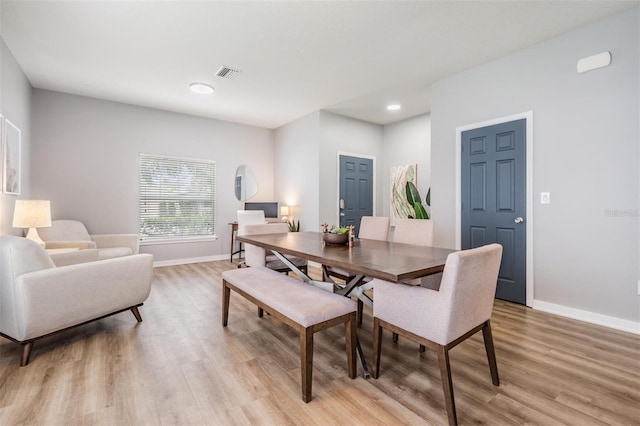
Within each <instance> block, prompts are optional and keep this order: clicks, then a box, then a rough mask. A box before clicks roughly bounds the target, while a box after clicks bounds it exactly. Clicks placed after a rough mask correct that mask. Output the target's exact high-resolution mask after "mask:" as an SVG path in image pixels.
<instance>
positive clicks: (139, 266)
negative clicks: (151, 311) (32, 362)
mask: <svg viewBox="0 0 640 426" xmlns="http://www.w3.org/2000/svg"><path fill="white" fill-rule="evenodd" d="M152 277H153V256H152V255H149V254H140V255H134V256H126V257H120V258H115V259H107V260H101V261H97V262H90V263H81V264H76V265H69V266H63V267H60V268H51V269H44V270H40V271H36V272H31V273H28V274H23V275H21V276H19V277H18V278H17V279H16V281H15V286H16V288H15V294H16V298H17V299H18V300H16V306H17V309H16V321H17V330H18V334H19V335H18V336H16V338H17V339H18V340H26V339H30V338H34V337H39V336H42V335H45V334H48V333H51V332H53V331H57V330H61V329H63V328H66V327H70V326H73V325H76V324H80V323H83V322H85V321H89V320H92V319H95V318H98V317H101V316H103V315H107V314H110V313H113V312H116V311H118V310H121V309H126V308H128V307H130V306H134V305H137V304H140V303H142V302H144V301H145V300H146V299H147V297H148V296H149V292H150V290H151V279H152ZM20 299H22V300H20Z"/></svg>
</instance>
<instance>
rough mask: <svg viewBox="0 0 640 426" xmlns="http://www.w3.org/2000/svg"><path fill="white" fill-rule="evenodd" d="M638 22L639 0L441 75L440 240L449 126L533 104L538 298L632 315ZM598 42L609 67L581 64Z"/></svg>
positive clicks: (446, 223)
mask: <svg viewBox="0 0 640 426" xmlns="http://www.w3.org/2000/svg"><path fill="white" fill-rule="evenodd" d="M639 22H640V12H639V9H634V10H632V11H630V12H626V13H623V14H621V15H618V16H614V17H612V18H609V19H606V20H603V21H599V22H596V23H594V24H591V25H588V26H585V27H582V28H580V29H578V30H575V31H572V32H569V33H567V34H565V35H563V36H561V37H557V38H555V39H552V40H549V41H547V42H545V43H542V44H539V45H536V46H533V47H531V48H528V49H525V50H522V51H519V52H517V53H515V54H513V55H510V56H507V57H504V58H502V59H499V60H496V61H493V62H490V63H487V64H485V65H482V66H479V67H476V68H473V69H471V70H468V71H466V72H463V73H461V74H458V75H455V76H453V77H450V78H447V79H444V80H441V81H439V82H437V83H436V84H434V85H433V86H432V114H431V125H432V135H431V136H432V158H433V159H437V161H433V162H432V165H433V171H432V178H433V196H432V212H433V216H434V217H436V218H437V220H438V226H437V227H436V235H435V243H436V244H437V245H441V246H446V247H454V246H455V241H454V239H455V215H456V212H455V194H456V188H455V179H456V177H455V166H456V161H457V159H456V158H455V141H456V128H457V127H459V126H465V125H468V124H472V123H478V122H482V121H486V120H491V119H495V118H499V117H505V116H509V115H512V114H516V113H521V112H525V111H533V117H534V118H533V123H534V127H533V193H534V196H533V213H534V216H533V221H534V223H533V229H534V231H533V238H534V240H533V243H534V250H533V251H534V252H533V255H534V299H535V301H538V302H544V303H548V304H555V305H560V306H564V307H568V308H573V309H577V310H582V311H588V312H591V313H594V314H601V315H605V316H610V317H614V318H619V319H623V320H628V321H632V322H636V323H637V322H638V321H640V296H638V285H637V282H638V278H640V276H639V266H638V259H639V244H638V243H639V239H638V235H639V217H638V206H639V205H640V199H639V192H640V191H639V185H640V174H639V162H638V158H639V150H640V128H639V120H640V108H639V99H640V86H639V79H640V77H639V76H640V67H639V64H640V45H639V39H640V37H639ZM603 51H610V52H611V55H612V57H613V60H612V63H611V66H609V67H608V68H604V69H599V70H595V71H591V72H587V73H584V74H578V73H577V71H576V63H577V61H578V60H579V59H581V58H584V57H587V56H590V55H593V54H596V53H600V52H603ZM540 192H550V193H551V204H548V205H541V204H540V202H539V201H540ZM535 301H534V307H535V306H536V303H535Z"/></svg>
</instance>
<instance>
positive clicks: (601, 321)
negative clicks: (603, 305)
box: [532, 300, 640, 334]
mask: <svg viewBox="0 0 640 426" xmlns="http://www.w3.org/2000/svg"><path fill="white" fill-rule="evenodd" d="M532 308H533V309H536V310H538V311H543V312H548V313H550V314H556V315H560V316H563V317H567V318H572V319H576V320H579V321H584V322H588V323H591V324H597V325H602V326H604V327H609V328H613V329H616V330H621V331H626V332H628V333H633V334H640V322H635V321H629V320H625V319H621V318H616V317H611V316H608V315H602V314H596V313H594V312H589V311H583V310H581V309H576V308H570V307H568V306H563V305H556V304H554V303H549V302H543V301H541V300H534V301H533V305H532Z"/></svg>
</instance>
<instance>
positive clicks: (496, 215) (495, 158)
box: [461, 119, 527, 304]
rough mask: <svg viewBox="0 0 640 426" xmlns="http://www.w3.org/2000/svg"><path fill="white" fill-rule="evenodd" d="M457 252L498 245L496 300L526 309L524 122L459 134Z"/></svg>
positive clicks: (498, 125) (513, 122) (518, 121)
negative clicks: (459, 230) (459, 237)
mask: <svg viewBox="0 0 640 426" xmlns="http://www.w3.org/2000/svg"><path fill="white" fill-rule="evenodd" d="M461 161H462V164H461V170H462V188H461V196H462V248H463V249H468V248H474V247H479V246H482V245H485V244H490V243H499V244H502V247H503V254H502V264H501V266H500V273H499V276H498V287H497V289H496V297H497V298H499V299H504V300H508V301H511V302H516V303H520V304H525V303H526V269H527V268H526V225H525V220H526V216H525V213H526V194H527V191H526V120H525V119H522V120H516V121H511V122H508V123H501V124H496V125H494V126H488V127H483V128H480V129H473V130H469V131H466V132H462V158H461Z"/></svg>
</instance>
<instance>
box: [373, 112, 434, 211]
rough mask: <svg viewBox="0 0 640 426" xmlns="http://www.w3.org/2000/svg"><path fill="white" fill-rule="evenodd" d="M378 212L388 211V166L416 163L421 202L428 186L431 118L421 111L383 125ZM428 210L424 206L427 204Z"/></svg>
mask: <svg viewBox="0 0 640 426" xmlns="http://www.w3.org/2000/svg"><path fill="white" fill-rule="evenodd" d="M383 138H384V144H383V152H384V154H383V170H382V183H383V191H382V201H383V210H382V213H381V215H383V216H389V215H390V214H391V201H390V198H389V197H390V192H391V182H390V168H391V167H394V166H404V165H407V164H417V165H418V186H417V188H418V192H419V193H420V196H421V197H422V202H423V203H424V202H425V198H426V196H427V191H428V190H429V187H430V186H431V117H430V115H429V114H423V115H420V116H417V117H413V118H410V119H407V120H403V121H400V122H398V123H393V124H388V125H386V126H384V136H383ZM427 209H428V207H427Z"/></svg>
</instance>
